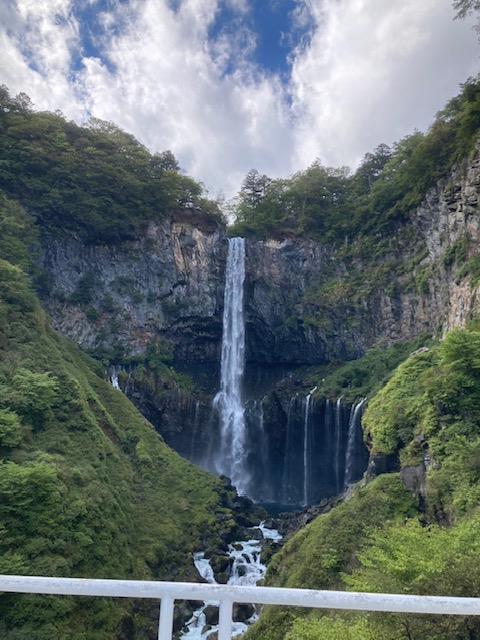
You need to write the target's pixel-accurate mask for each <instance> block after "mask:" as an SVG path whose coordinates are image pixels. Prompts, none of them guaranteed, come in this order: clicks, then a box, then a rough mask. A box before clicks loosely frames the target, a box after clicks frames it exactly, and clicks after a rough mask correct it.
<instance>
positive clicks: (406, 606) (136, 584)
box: [0, 575, 480, 640]
mask: <svg viewBox="0 0 480 640" xmlns="http://www.w3.org/2000/svg"><path fill="white" fill-rule="evenodd" d="M0 592H11V593H42V594H49V595H65V596H67V595H68V596H103V597H111V598H153V599H155V600H160V601H161V607H160V619H159V624H158V639H159V640H171V637H172V627H173V608H174V604H175V600H199V601H211V600H214V601H217V602H218V603H219V607H220V614H219V631H218V640H230V638H231V634H232V608H233V603H234V602H242V603H252V604H270V605H282V606H294V607H310V608H316V609H350V610H353V611H387V612H391V613H430V614H439V615H464V616H465V615H468V616H477V615H480V598H456V597H449V596H413V595H394V594H389V593H355V592H346V591H314V590H313V589H284V588H274V587H240V586H231V585H222V584H197V583H190V582H149V581H144V580H90V579H85V578H42V577H32V576H8V575H0Z"/></svg>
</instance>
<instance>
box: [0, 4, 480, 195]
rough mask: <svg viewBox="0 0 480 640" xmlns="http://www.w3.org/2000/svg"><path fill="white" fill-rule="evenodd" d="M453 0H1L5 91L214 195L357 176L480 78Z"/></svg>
mask: <svg viewBox="0 0 480 640" xmlns="http://www.w3.org/2000/svg"><path fill="white" fill-rule="evenodd" d="M453 15H454V13H453V9H452V7H451V1H450V0H0V83H3V84H6V85H7V86H8V87H9V89H10V91H11V92H12V93H13V94H16V93H18V92H20V91H24V92H26V93H27V94H28V95H29V96H30V97H31V99H32V100H33V102H34V105H35V108H37V109H49V110H52V111H54V110H57V109H59V110H61V111H62V112H63V114H64V115H65V116H66V117H67V118H70V119H73V120H75V121H77V122H79V123H84V122H86V121H87V120H88V118H89V117H92V116H93V117H97V118H102V119H104V120H110V121H113V122H115V123H116V124H117V125H119V126H120V127H122V128H123V129H125V130H126V131H128V132H130V133H133V134H134V135H135V136H136V137H137V138H138V139H139V140H140V141H141V142H142V143H143V144H145V145H146V146H147V147H148V148H149V149H151V150H152V151H163V150H166V149H170V150H171V151H173V152H174V154H175V155H176V157H177V158H178V159H179V161H180V164H181V166H182V168H183V169H184V170H185V171H186V172H187V173H189V174H190V175H193V176H194V177H195V178H197V179H199V180H201V181H202V182H203V183H204V184H205V185H206V187H207V188H208V190H209V192H210V194H211V195H212V196H216V195H218V194H219V193H224V194H225V195H226V196H227V197H230V196H232V195H233V194H234V193H235V192H236V191H237V190H238V189H239V187H240V184H241V182H242V180H243V178H244V176H245V174H246V172H247V171H248V170H249V169H251V168H256V169H258V170H259V171H261V172H262V173H266V174H268V175H270V176H272V177H279V176H288V175H290V174H292V173H293V172H295V171H298V170H299V169H303V168H306V167H307V166H308V165H309V164H311V163H312V162H313V161H314V160H315V159H317V158H318V159H320V160H321V161H322V162H323V163H324V164H327V165H331V166H344V165H347V166H350V167H353V168H354V167H355V166H356V165H358V163H359V161H360V160H361V158H362V157H363V155H364V154H365V153H366V152H368V151H371V150H372V149H373V148H374V147H375V146H376V145H378V144H379V143H381V142H386V143H387V144H390V143H392V142H393V141H395V140H398V139H399V138H401V137H402V136H404V135H407V134H408V133H411V132H412V131H413V130H414V129H415V128H418V129H421V130H424V129H426V128H427V127H428V125H429V124H430V123H431V122H432V120H433V118H434V116H435V113H436V112H437V111H438V110H439V109H440V108H441V107H442V106H443V105H444V104H445V102H446V101H447V100H448V99H449V98H450V97H452V96H453V95H455V94H456V93H458V90H459V84H460V83H461V82H463V81H465V80H466V79H467V78H468V77H469V76H472V75H474V74H476V73H478V71H479V70H480V69H479V67H480V65H479V61H480V45H479V43H478V39H477V34H476V33H475V31H474V30H473V28H472V26H473V21H472V20H471V19H469V20H465V21H458V20H457V21H454V20H453Z"/></svg>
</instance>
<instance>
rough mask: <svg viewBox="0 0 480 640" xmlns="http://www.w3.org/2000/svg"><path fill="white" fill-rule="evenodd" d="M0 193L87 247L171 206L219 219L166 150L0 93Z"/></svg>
mask: <svg viewBox="0 0 480 640" xmlns="http://www.w3.org/2000/svg"><path fill="white" fill-rule="evenodd" d="M0 155H1V157H2V162H1V164H0V189H3V190H4V191H5V193H6V194H7V195H8V196H10V197H11V198H14V199H16V200H17V201H18V202H19V203H20V204H22V205H23V206H24V207H25V208H26V209H27V211H31V212H33V213H34V214H35V215H36V216H38V217H39V219H40V221H41V222H42V224H43V225H44V226H46V227H49V228H51V229H53V230H55V229H56V228H60V229H67V230H71V231H75V232H77V233H79V234H80V235H81V236H83V237H84V238H85V239H87V240H88V241H90V242H92V243H100V242H114V241H117V240H121V239H125V238H129V237H132V236H133V235H134V234H135V233H138V229H139V228H141V227H142V226H144V225H145V224H146V223H147V222H149V221H151V220H159V219H161V218H164V217H165V216H166V215H167V214H168V213H169V212H171V211H172V209H175V208H178V207H189V208H194V209H195V208H200V209H202V210H203V211H204V212H207V213H209V214H211V215H214V216H216V217H217V218H220V212H219V209H218V206H217V205H216V203H214V202H212V201H210V200H208V199H206V198H205V196H204V195H203V189H202V186H201V185H200V184H199V183H197V182H195V181H194V180H192V178H189V177H188V176H185V175H182V174H181V173H180V172H179V168H178V165H177V161H176V160H175V158H174V157H173V155H172V154H171V152H169V151H166V152H164V153H161V154H153V155H152V154H151V153H150V152H149V151H148V150H147V149H146V148H145V147H144V146H143V145H141V144H140V143H139V142H138V141H137V140H136V139H135V138H134V137H133V136H131V135H129V134H127V133H125V132H124V131H122V130H121V129H119V128H118V127H116V126H115V125H113V124H112V123H110V122H104V121H101V120H97V119H92V120H91V121H90V123H89V125H88V126H87V127H79V126H78V125H76V124H75V123H74V122H71V121H70V122H69V121H67V120H65V119H64V118H63V116H62V115H61V114H59V113H50V112H46V111H45V112H34V111H33V110H32V108H31V103H30V100H29V99H28V97H27V96H26V95H25V94H19V95H18V96H17V97H16V98H12V97H10V95H9V93H8V90H7V88H6V87H0Z"/></svg>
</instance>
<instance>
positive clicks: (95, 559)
mask: <svg viewBox="0 0 480 640" xmlns="http://www.w3.org/2000/svg"><path fill="white" fill-rule="evenodd" d="M0 229H1V230H2V233H1V234H0V250H1V251H2V257H8V260H5V259H0V572H1V573H17V574H18V573H20V574H30V575H35V574H36V575H59V576H80V577H81V576H83V577H103V578H139V579H142V578H145V579H151V578H167V577H168V578H170V579H171V578H181V577H186V576H188V572H189V571H191V568H190V567H191V552H192V550H193V549H194V548H195V547H196V546H198V545H200V544H206V543H207V540H206V536H207V537H210V536H211V537H213V538H215V536H216V535H217V534H218V533H219V528H220V527H223V529H224V530H228V529H229V527H230V526H232V524H233V523H232V521H231V519H230V516H229V513H230V512H229V511H228V510H227V509H225V508H224V507H223V506H222V503H223V499H222V497H221V493H222V491H221V483H220V481H217V480H216V479H214V478H212V477H210V476H209V475H207V474H206V473H203V472H202V471H200V470H199V469H197V468H195V467H193V466H191V465H190V464H189V463H187V462H186V461H185V460H183V459H181V458H180V457H179V456H178V455H176V454H175V453H174V452H172V451H171V450H170V449H168V448H167V447H166V446H165V445H164V443H163V442H162V440H161V438H160V437H159V436H158V435H157V434H156V432H155V431H154V429H153V428H152V427H151V425H150V424H149V423H147V422H146V420H145V419H144V418H143V417H142V416H141V415H140V414H139V413H138V412H137V410H136V409H135V408H134V407H133V405H132V404H131V403H130V402H129V401H128V399H127V398H126V397H125V396H124V395H123V394H122V393H121V392H119V391H117V390H115V389H113V388H112V387H111V386H110V385H109V384H107V383H106V382H105V381H104V380H103V379H102V370H101V369H100V367H99V365H98V364H97V363H95V362H94V361H93V360H91V359H90V358H89V357H88V356H86V355H85V354H83V353H82V352H80V350H79V349H78V348H77V347H75V346H74V345H73V344H72V343H70V342H69V341H68V340H66V339H64V338H61V337H60V336H58V335H57V334H55V333H54V332H53V331H52V330H51V329H50V328H49V326H48V322H47V320H46V317H45V314H44V313H43V311H42V310H41V308H40V306H39V304H38V301H37V299H36V296H35V294H34V293H33V290H32V287H31V283H30V279H29V276H28V269H29V264H28V251H29V247H28V243H25V242H21V241H20V238H22V237H23V238H24V239H25V240H27V241H29V240H30V239H34V235H35V234H34V231H33V230H32V228H31V223H30V221H29V218H28V216H27V215H25V214H24V213H23V212H22V211H21V209H20V208H19V207H18V205H16V204H15V203H12V202H10V201H8V200H7V199H2V202H1V206H0ZM220 522H221V523H222V524H221V525H220V524H219V523H220ZM157 609H158V603H153V604H148V605H147V604H145V603H141V602H137V603H136V604H135V607H133V606H132V603H130V602H129V601H126V600H124V601H109V600H101V599H95V600H94V601H93V602H90V601H87V600H84V599H69V598H50V597H39V596H13V595H2V596H1V597H0V636H1V637H2V638H5V639H9V640H24V639H25V640H26V639H27V638H33V637H35V639H36V640H51V639H52V638H59V639H61V638H72V637H75V639H76V640H82V639H83V640H112V638H119V639H120V638H131V637H135V638H148V637H150V636H149V634H150V633H151V632H152V629H153V628H154V624H155V622H154V617H155V612H156V610H157ZM150 618H151V619H150Z"/></svg>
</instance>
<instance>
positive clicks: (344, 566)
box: [247, 474, 415, 640]
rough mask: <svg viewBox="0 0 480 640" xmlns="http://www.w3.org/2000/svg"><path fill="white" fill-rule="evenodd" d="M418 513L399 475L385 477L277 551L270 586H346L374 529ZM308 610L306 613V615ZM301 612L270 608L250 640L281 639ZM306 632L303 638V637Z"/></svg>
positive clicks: (339, 587) (312, 524)
mask: <svg viewBox="0 0 480 640" xmlns="http://www.w3.org/2000/svg"><path fill="white" fill-rule="evenodd" d="M414 513H415V504H414V500H413V499H412V497H411V496H410V494H409V493H408V492H407V490H406V489H405V488H404V487H403V485H402V483H401V482H400V479H399V477H398V476H397V475H393V474H392V475H388V476H381V477H379V478H377V479H376V480H375V481H374V482H372V483H371V484H370V485H369V486H368V487H366V488H361V489H359V490H358V491H357V493H356V495H355V496H354V497H353V498H352V499H351V500H349V501H348V502H344V503H342V504H340V505H339V506H338V507H336V508H335V509H333V510H332V511H330V512H329V513H328V514H326V515H324V516H320V517H318V518H317V519H316V520H314V521H313V522H311V523H310V524H309V525H307V526H306V527H305V528H304V529H301V530H300V531H299V532H298V533H297V534H296V535H295V536H293V538H291V539H290V540H289V541H288V542H287V544H286V545H285V546H284V547H283V548H282V550H281V551H280V552H279V553H278V554H276V555H275V556H274V557H273V559H272V561H271V564H270V566H269V568H268V574H267V584H268V585H271V586H279V587H301V588H310V589H342V588H345V585H344V582H343V579H342V572H346V571H348V570H349V569H350V568H351V566H352V565H353V564H354V558H355V553H356V552H357V551H358V550H359V549H360V548H361V545H362V542H363V541H364V540H365V538H366V536H367V535H368V532H369V529H370V528H372V527H380V526H382V525H383V524H384V523H386V522H389V521H391V520H395V519H399V520H401V521H402V522H403V521H404V520H405V519H406V518H407V517H408V516H412V515H414ZM305 613H306V612H304V614H305ZM297 616H298V611H295V610H293V609H285V610H283V611H280V609H279V607H267V608H266V610H265V611H264V612H263V613H262V616H261V618H260V621H259V622H258V623H257V624H256V625H255V626H254V627H253V628H252V629H251V631H249V633H248V634H247V638H248V640H257V638H258V639H259V640H260V638H261V639H262V640H280V639H281V638H283V637H284V634H285V633H286V631H287V630H288V628H289V627H290V625H291V624H292V623H293V621H294V620H295V618H296V617H297ZM300 637H301V636H299V637H298V638H299V639H300Z"/></svg>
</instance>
